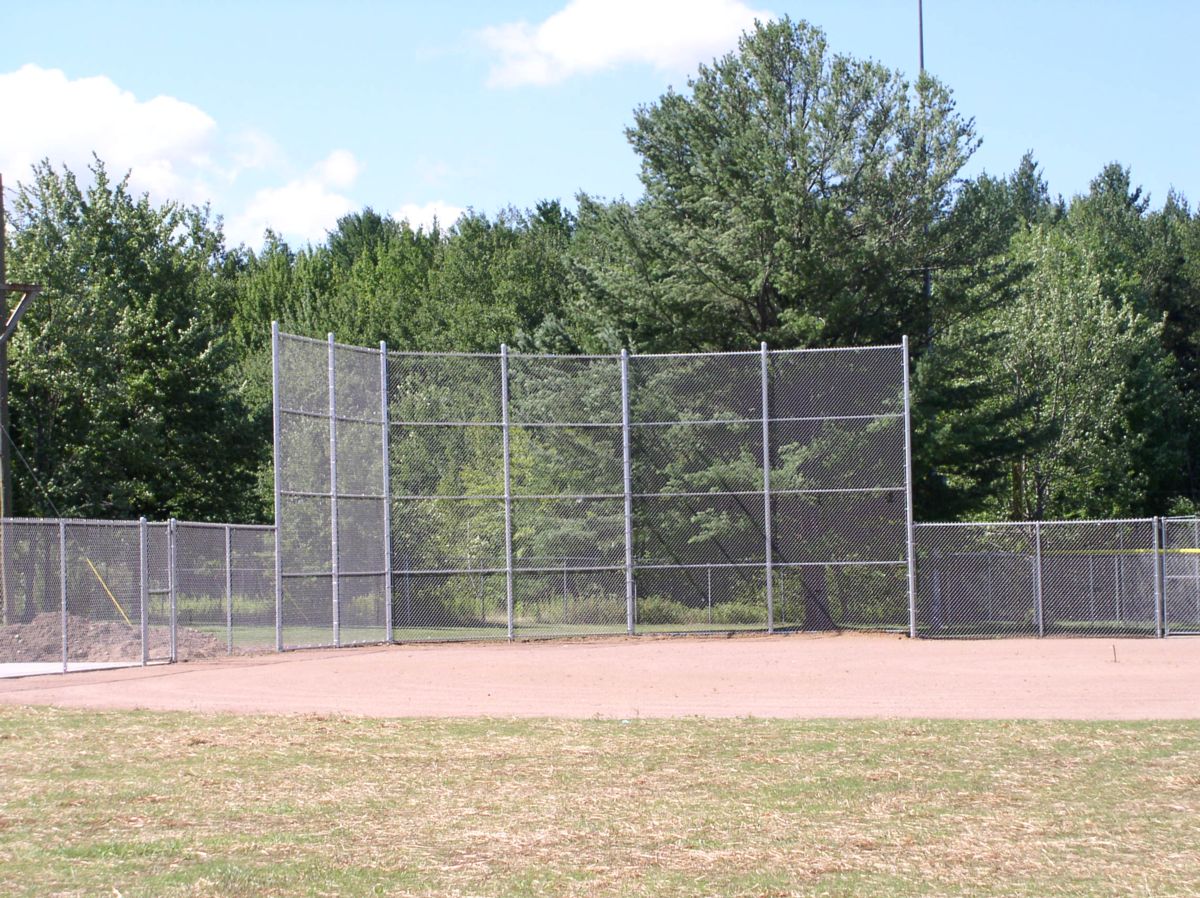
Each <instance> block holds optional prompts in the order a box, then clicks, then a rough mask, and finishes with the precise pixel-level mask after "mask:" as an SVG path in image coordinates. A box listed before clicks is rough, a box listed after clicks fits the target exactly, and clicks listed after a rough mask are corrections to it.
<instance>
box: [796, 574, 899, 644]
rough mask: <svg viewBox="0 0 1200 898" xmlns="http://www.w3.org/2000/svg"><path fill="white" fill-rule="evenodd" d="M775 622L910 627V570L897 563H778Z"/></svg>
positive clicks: (831, 626)
mask: <svg viewBox="0 0 1200 898" xmlns="http://www.w3.org/2000/svg"><path fill="white" fill-rule="evenodd" d="M774 577H775V590H774V611H775V626H776V627H778V628H784V629H786V628H793V629H802V630H830V629H843V628H849V629H863V630H905V631H907V630H908V569H907V567H906V566H905V565H903V564H901V563H896V564H864V565H847V564H841V565H839V564H813V565H804V566H799V567H776V568H775V571H774Z"/></svg>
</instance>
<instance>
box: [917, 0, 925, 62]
mask: <svg viewBox="0 0 1200 898" xmlns="http://www.w3.org/2000/svg"><path fill="white" fill-rule="evenodd" d="M917 65H918V66H919V67H920V71H921V74H922V75H924V74H925V4H924V2H923V0H917Z"/></svg>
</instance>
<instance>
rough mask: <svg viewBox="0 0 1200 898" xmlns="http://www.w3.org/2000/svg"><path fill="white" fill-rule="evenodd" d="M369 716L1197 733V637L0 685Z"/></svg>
mask: <svg viewBox="0 0 1200 898" xmlns="http://www.w3.org/2000/svg"><path fill="white" fill-rule="evenodd" d="M4 704H46V705H60V706H70V707H85V708H147V709H156V710H189V711H203V712H244V713H271V714H298V713H319V714H349V715H356V716H357V715H361V716H375V717H409V716H429V717H475V716H489V717H567V718H587V717H602V718H633V717H639V716H640V717H687V716H703V717H745V716H752V717H783V718H815V717H926V718H1010V719H1011V718H1073V719H1115V720H1130V719H1154V718H1160V719H1167V718H1174V719H1189V718H1191V719H1194V718H1200V639H1190V638H1175V639H1167V640H1153V639H1142V640H1136V639H1125V640H1102V639H1078V640H1070V639H1044V640H1025V639H1011V640H976V641H953V642H952V641H934V640H929V641H926V640H910V639H907V638H904V637H896V636H885V635H858V634H841V635H832V634H824V635H816V634H813V635H792V636H774V637H767V636H757V637H739V638H729V639H724V638H695V637H692V638H670V639H661V638H660V639H653V638H635V639H612V640H597V641H587V642H537V643H521V642H518V643H512V644H508V643H489V644H481V645H469V644H451V645H420V646H412V645H407V646H382V647H369V648H358V649H333V650H315V651H301V652H289V653H286V654H282V655H266V656H258V657H253V658H248V657H243V658H231V659H224V660H219V661H200V662H189V663H185V664H177V665H172V666H169V667H157V668H140V669H127V670H115V671H113V670H110V671H94V672H87V673H76V674H69V675H67V676H42V677H31V678H26V679H22V680H7V681H5V680H0V705H4Z"/></svg>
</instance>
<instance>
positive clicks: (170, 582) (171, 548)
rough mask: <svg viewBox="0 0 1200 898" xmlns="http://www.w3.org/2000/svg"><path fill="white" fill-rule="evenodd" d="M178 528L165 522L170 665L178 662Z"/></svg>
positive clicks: (170, 521) (172, 520)
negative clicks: (176, 544)
mask: <svg viewBox="0 0 1200 898" xmlns="http://www.w3.org/2000/svg"><path fill="white" fill-rule="evenodd" d="M178 529H179V528H178V526H177V524H176V521H175V519H174V518H171V519H170V520H168V521H167V592H168V593H169V595H170V598H171V609H170V615H171V617H170V630H171V663H172V664H174V663H175V662H176V661H178V660H179V631H178V627H177V622H178V619H179V587H178V585H177V579H176V566H175V561H176V555H175V551H176V550H175V539H176V534H177V533H178Z"/></svg>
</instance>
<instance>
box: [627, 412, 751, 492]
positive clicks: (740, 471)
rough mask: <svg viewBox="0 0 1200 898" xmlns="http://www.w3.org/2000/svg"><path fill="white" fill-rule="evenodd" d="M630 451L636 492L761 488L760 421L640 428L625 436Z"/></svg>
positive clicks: (687, 423) (692, 423)
mask: <svg viewBox="0 0 1200 898" xmlns="http://www.w3.org/2000/svg"><path fill="white" fill-rule="evenodd" d="M630 451H631V455H632V458H631V470H632V477H633V491H634V492H635V493H674V492H685V493H692V492H700V493H710V492H744V491H752V490H761V489H762V484H763V464H762V422H761V421H750V422H743V423H741V424H713V423H709V422H695V421H693V422H683V423H677V424H674V425H670V426H666V427H663V426H653V425H641V426H637V427H634V428H633V431H632V433H631V434H630ZM619 458H620V456H619V455H618V459H619Z"/></svg>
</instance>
